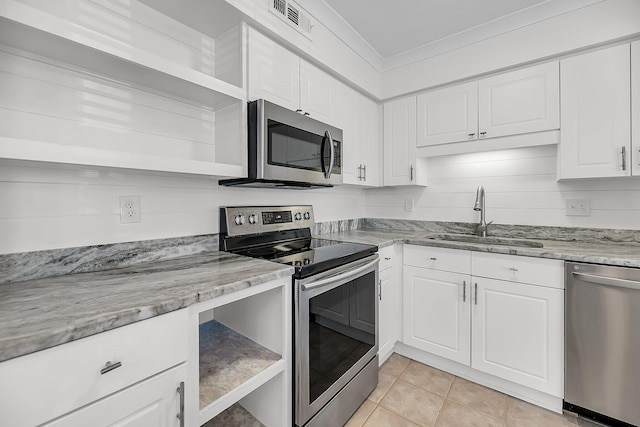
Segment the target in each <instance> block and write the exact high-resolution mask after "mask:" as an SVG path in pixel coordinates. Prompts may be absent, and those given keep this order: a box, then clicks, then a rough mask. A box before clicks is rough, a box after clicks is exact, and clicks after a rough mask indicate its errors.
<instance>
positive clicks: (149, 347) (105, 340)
mask: <svg viewBox="0 0 640 427" xmlns="http://www.w3.org/2000/svg"><path fill="white" fill-rule="evenodd" d="M186 328H187V311H186V310H179V311H175V312H172V313H167V314H163V315H161V316H157V317H154V318H152V319H148V320H144V321H141V322H136V323H133V324H130V325H127V326H123V327H120V328H116V329H113V330H110V331H106V332H103V333H100V334H97V335H92V336H90V337H87V338H83V339H80V340H76V341H72V342H70V343H67V344H63V345H59V346H55V347H51V348H49V349H46V350H42V351H38V352H35V353H31V354H28V355H25V356H22V357H18V358H15V359H10V360H8V361H5V362H2V363H0V378H2V381H0V395H2V396H3V409H2V411H0V425H3V426H5V425H6V426H12V427H23V426H24V427H32V426H34V425H41V424H43V423H46V422H49V421H52V420H54V419H55V420H56V421H55V422H52V424H51V425H52V426H53V425H55V426H87V425H96V426H97V425H105V426H106V425H112V424H111V423H109V422H108V421H110V420H111V421H113V422H115V421H118V420H120V421H121V422H124V420H125V419H130V420H131V422H133V420H135V419H137V420H138V421H137V422H139V423H140V424H135V425H145V426H147V425H148V426H152V425H158V426H173V425H175V424H173V422H174V419H175V418H176V414H178V412H179V409H177V408H178V407H177V406H176V402H178V401H179V394H178V393H177V388H178V387H179V385H180V383H181V382H184V381H187V379H186V377H187V376H186V374H185V368H184V366H185V364H184V363H185V361H186V360H187V357H188V354H187V351H188V345H187V343H188V342H187V338H186V334H185V331H186ZM176 367H177V368H176ZM168 369H171V370H170V371H167V370H168ZM165 371H166V372H165ZM169 372H170V373H169ZM165 373H166V375H164V374H165ZM149 393H151V394H149ZM152 395H153V397H155V398H157V400H156V399H155V398H153V397H152ZM54 396H55V399H54V398H53V397H54ZM94 402H95V403H94ZM86 405H88V406H86ZM83 407H84V409H83V410H81V411H77V410H78V409H79V408H83ZM66 414H69V415H68V416H67V415H66ZM105 414H108V416H107V415H105ZM103 415H105V417H103ZM58 417H62V418H58ZM127 417H129V418H127ZM153 420H157V421H158V423H157V424H153V422H152V421H153ZM123 425H126V424H123Z"/></svg>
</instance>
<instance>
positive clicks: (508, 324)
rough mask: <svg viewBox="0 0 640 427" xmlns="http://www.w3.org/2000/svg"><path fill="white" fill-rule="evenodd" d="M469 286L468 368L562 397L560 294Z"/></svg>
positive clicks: (480, 283)
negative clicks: (469, 340)
mask: <svg viewBox="0 0 640 427" xmlns="http://www.w3.org/2000/svg"><path fill="white" fill-rule="evenodd" d="M473 286H474V290H473V292H474V295H477V299H475V300H474V302H473V305H472V312H473V314H472V325H473V330H472V336H473V341H472V349H471V354H472V361H471V367H473V368H475V369H478V370H480V371H483V372H486V373H489V374H492V375H495V376H497V377H501V378H504V379H506V380H509V381H513V382H515V383H518V384H522V385H524V386H527V387H531V388H533V389H536V390H539V391H542V392H544V393H548V394H551V395H553V396H560V397H561V396H562V392H563V384H564V368H563V366H564V350H563V348H564V347H563V346H564V327H563V325H564V290H563V289H553V288H546V287H543V286H534V285H524V284H519V283H514V282H507V281H502V280H493V279H485V278H477V277H473ZM476 286H477V293H476V290H475V287H476Z"/></svg>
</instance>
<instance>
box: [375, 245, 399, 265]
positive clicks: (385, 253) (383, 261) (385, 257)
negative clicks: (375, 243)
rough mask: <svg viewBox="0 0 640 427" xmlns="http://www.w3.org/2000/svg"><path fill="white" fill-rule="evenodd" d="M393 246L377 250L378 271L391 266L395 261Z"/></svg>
mask: <svg viewBox="0 0 640 427" xmlns="http://www.w3.org/2000/svg"><path fill="white" fill-rule="evenodd" d="M394 247H395V246H394V245H391V246H387V247H385V248H381V249H379V250H378V256H379V257H380V271H384V270H386V269H388V268H391V267H393V263H394V262H395V259H394V258H395V257H394V255H395V253H394Z"/></svg>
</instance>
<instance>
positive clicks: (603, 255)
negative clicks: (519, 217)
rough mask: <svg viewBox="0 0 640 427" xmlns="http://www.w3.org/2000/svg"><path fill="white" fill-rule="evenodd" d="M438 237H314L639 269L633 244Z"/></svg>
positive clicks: (356, 233) (403, 233)
mask: <svg viewBox="0 0 640 427" xmlns="http://www.w3.org/2000/svg"><path fill="white" fill-rule="evenodd" d="M440 234H443V233H442V232H425V231H424V230H416V231H408V230H388V231H382V230H376V229H356V230H345V231H336V232H330V233H322V234H316V235H315V236H314V237H318V238H324V239H332V240H339V241H348V242H353V243H368V244H372V245H377V246H378V247H379V248H383V247H385V246H389V245H392V244H394V243H408V244H411V245H422V246H436V247H441V248H451V249H463V250H470V251H479V252H492V253H498V254H509V255H521V256H530V257H537V258H550V259H560V260H565V261H577V262H587V263H595V264H608V265H616V266H624V267H638V268H640V244H638V243H635V242H580V241H562V240H549V239H532V238H527V239H526V240H531V241H534V242H539V243H542V245H543V247H542V248H530V247H516V246H503V245H491V244H476V243H466V242H453V241H445V240H433V239H429V236H434V235H440ZM517 238H518V239H522V236H518V237H517Z"/></svg>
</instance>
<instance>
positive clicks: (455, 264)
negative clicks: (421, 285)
mask: <svg viewBox="0 0 640 427" xmlns="http://www.w3.org/2000/svg"><path fill="white" fill-rule="evenodd" d="M404 264H405V265H412V266H414V267H423V268H430V269H433V270H443V271H452V272H454V273H463V274H469V273H470V269H471V262H470V253H469V251H464V250H458V249H446V248H435V247H432V246H416V245H405V246H404Z"/></svg>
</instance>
